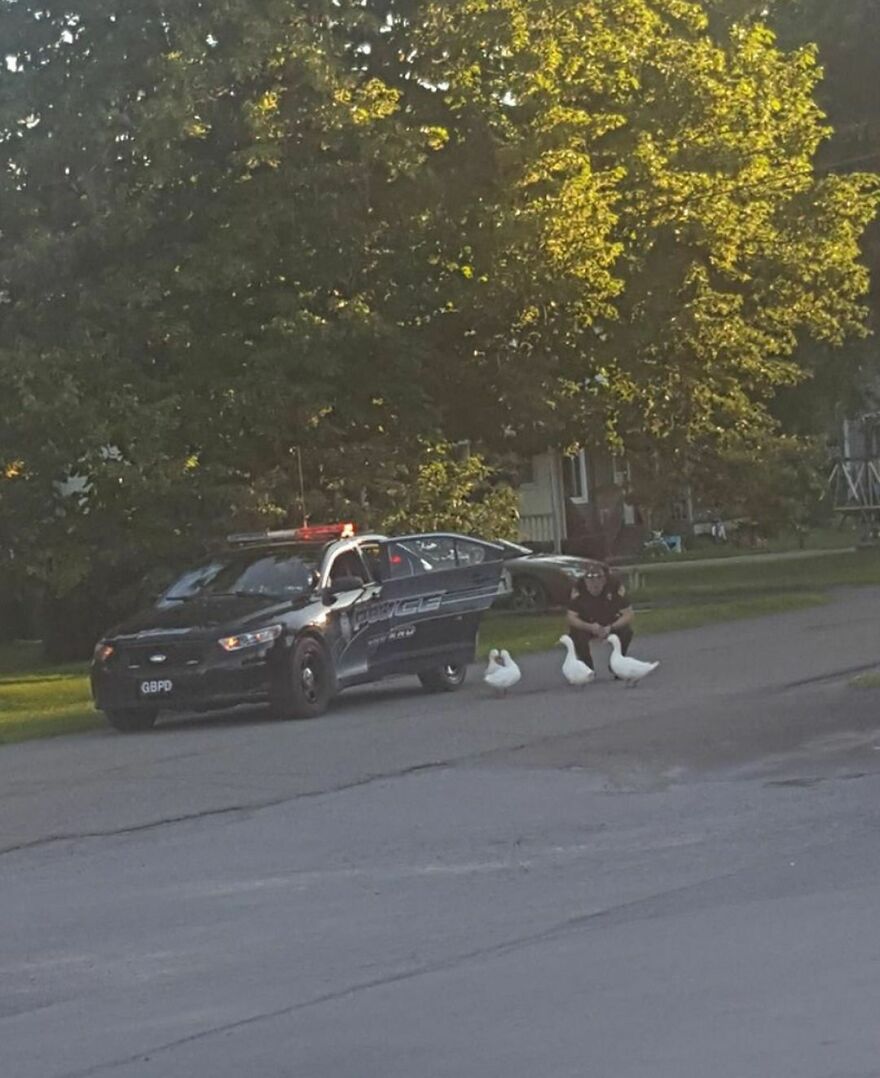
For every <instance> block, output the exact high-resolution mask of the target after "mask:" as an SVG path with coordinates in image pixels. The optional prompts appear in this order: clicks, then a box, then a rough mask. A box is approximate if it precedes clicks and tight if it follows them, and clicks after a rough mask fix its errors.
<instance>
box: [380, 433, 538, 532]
mask: <svg viewBox="0 0 880 1078" xmlns="http://www.w3.org/2000/svg"><path fill="white" fill-rule="evenodd" d="M404 478H405V480H406V482H405V483H404V484H402V485H401V488H400V490H399V491H398V493H397V498H396V499H395V502H396V504H395V508H394V510H393V511H392V512H391V513H390V514H389V515H388V516H387V517H386V518H385V521H384V522H383V525H382V527H383V529H384V530H385V531H387V532H389V533H390V534H401V533H406V532H431V531H453V532H461V533H462V534H464V535H476V536H482V537H483V538H486V539H510V540H516V539H517V537H518V531H517V522H518V519H519V499H518V498H517V495H516V492H515V491H514V490H513V489H512V488H511V487H508V486H498V485H493V484H492V483H491V478H492V470H491V468H490V467H489V465H488V464H487V463H486V461H485V460H484V459H483V457H481V456H480V455H479V454H478V453H469V454H468V455H467V456H466V457H465V458H464V459H460V458H458V457H457V456H456V453H455V448H454V447H453V446H451V445H450V444H449V443H444V442H441V443H439V444H435V445H426V446H425V447H424V451H423V455H422V458H421V460H420V462H419V463H418V464H417V465H416V466H415V467H414V468H411V469H409V474H408V475H406V476H405V477H404Z"/></svg>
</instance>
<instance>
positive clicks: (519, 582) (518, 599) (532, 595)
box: [511, 576, 550, 614]
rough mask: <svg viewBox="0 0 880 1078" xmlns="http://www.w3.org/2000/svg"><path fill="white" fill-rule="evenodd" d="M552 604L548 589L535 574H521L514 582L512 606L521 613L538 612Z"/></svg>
mask: <svg viewBox="0 0 880 1078" xmlns="http://www.w3.org/2000/svg"><path fill="white" fill-rule="evenodd" d="M549 605H550V599H549V596H548V595H547V589H546V588H545V587H544V585H543V584H542V583H541V581H540V580H536V579H535V578H534V577H533V576H521V577H518V578H517V579H516V580H514V582H513V595H512V597H511V606H512V607H513V609H514V610H516V611H518V612H519V613H520V614H536V613H539V612H540V611H542V610H546V609H547V607H548V606H549Z"/></svg>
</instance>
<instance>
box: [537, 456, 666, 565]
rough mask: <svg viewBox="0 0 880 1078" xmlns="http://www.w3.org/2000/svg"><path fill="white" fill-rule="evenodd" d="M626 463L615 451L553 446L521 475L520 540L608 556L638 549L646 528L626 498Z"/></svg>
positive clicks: (546, 547)
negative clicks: (565, 449)
mask: <svg viewBox="0 0 880 1078" xmlns="http://www.w3.org/2000/svg"><path fill="white" fill-rule="evenodd" d="M627 484H628V469H627V465H626V462H625V461H624V460H623V459H622V458H620V457H616V456H614V455H613V454H611V453H610V452H607V451H601V450H587V449H581V450H580V451H578V452H577V453H575V454H574V455H572V456H568V455H565V454H563V453H560V452H559V451H558V450H547V451H546V452H544V453H539V454H538V455H537V456H534V457H531V458H530V459H529V460H528V461H526V462H525V463H524V466H523V468H522V470H521V473H520V486H519V495H520V538H521V540H522V541H523V542H524V543H527V544H529V545H530V546H533V547H534V548H535V549H538V550H542V551H553V552H556V553H559V552H562V553H572V554H581V555H586V556H591V557H598V558H604V557H607V556H609V555H610V554H612V553H615V554H620V553H627V552H630V551H634V550H638V549H640V547H641V544H642V542H643V541H644V532H645V529H644V527H643V526H642V524H641V521H640V517H639V513H638V510H637V509H636V507H635V506H633V505H631V504H630V503H629V502H628V501H627V500H626V488H627Z"/></svg>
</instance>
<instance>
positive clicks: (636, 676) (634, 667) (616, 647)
mask: <svg viewBox="0 0 880 1078" xmlns="http://www.w3.org/2000/svg"><path fill="white" fill-rule="evenodd" d="M608 643H609V644H610V645H611V658H610V660H609V662H608V665H609V666H610V667H611V673H612V674H616V675H617V677H619V678H620V680H621V681H625V682H626V684H627V686H628V687H632V686H633V685H638V683H639V682H640V681H641V680H642V678H643V677H647V676H648V674H650V673H652V672H653V671H654V670H656V669H657V667H658V666H659V665H660V663H659V662H656V663H644V662H642V661H641V660H640V659H630V658H629V656H627V655H624V654H623V651H622V650H621V647H620V638H619V637H618V636H617V635H616V634H615V633H611V634H610V635H609V636H608Z"/></svg>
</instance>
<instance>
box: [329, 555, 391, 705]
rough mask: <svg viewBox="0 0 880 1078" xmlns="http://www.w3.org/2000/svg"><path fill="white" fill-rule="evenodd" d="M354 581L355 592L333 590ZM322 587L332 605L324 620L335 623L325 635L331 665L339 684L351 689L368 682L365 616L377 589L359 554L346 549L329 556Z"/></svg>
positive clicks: (346, 589)
mask: <svg viewBox="0 0 880 1078" xmlns="http://www.w3.org/2000/svg"><path fill="white" fill-rule="evenodd" d="M346 578H349V579H351V580H353V579H355V578H357V579H359V580H360V581H361V582H362V583H361V586H359V587H356V588H350V587H343V588H337V587H336V585H337V582H339V581H345V579H346ZM322 587H323V590H324V591H325V593H328V597H330V596H332V604H331V605H329V606H328V608H327V611H328V616H329V617H331V618H333V619H334V621H335V625H334V627H333V628H334V631H333V632H332V633H329V634H328V638H329V639H332V641H333V643H332V646H331V650H332V652H333V662H334V667H335V670H336V677H337V679H338V681H339V683H340V684H342V685H351V684H354V683H355V682H357V681H366V680H369V676H370V649H369V631H368V630H369V626H370V622H369V618H368V617H367V616H366V612H367V611H368V610H370V609H373V608H374V604H375V602H376V600H377V599H378V597H379V593H380V590H381V589H380V585H379V584H378V582H377V581H376V580H375V579H374V577H373V574H372V573H371V572H370V569H369V566H368V565H367V564H366V563H365V561H364V559H363V558H362V556H361V553H360V551H359V550H358V549H357V548H356V547H350V548H348V549H347V550H342V551H340V552H339V553H337V554H335V555H333V556H332V557H331V558H330V560H329V561H328V563H327V565H326V566H325V567H324V572H323V580H322Z"/></svg>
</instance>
